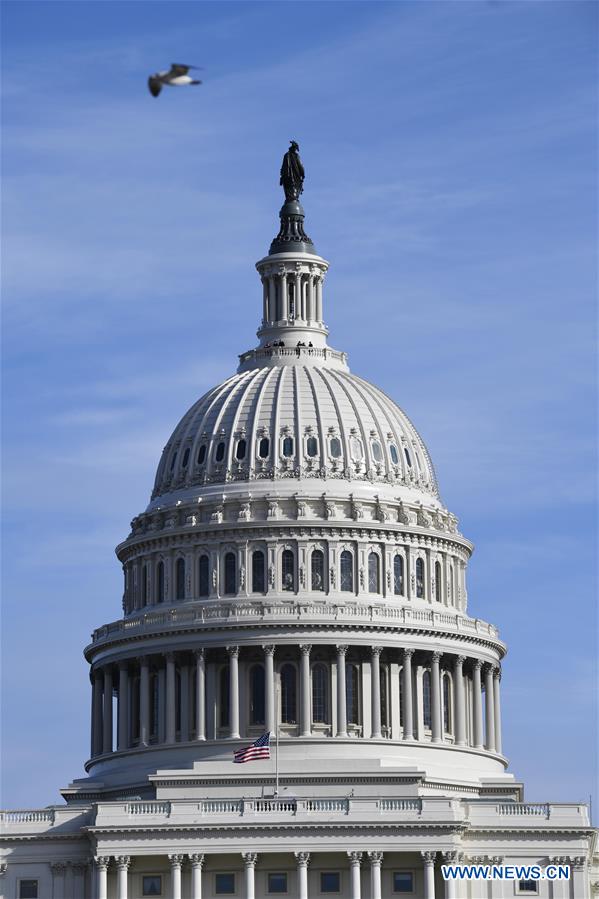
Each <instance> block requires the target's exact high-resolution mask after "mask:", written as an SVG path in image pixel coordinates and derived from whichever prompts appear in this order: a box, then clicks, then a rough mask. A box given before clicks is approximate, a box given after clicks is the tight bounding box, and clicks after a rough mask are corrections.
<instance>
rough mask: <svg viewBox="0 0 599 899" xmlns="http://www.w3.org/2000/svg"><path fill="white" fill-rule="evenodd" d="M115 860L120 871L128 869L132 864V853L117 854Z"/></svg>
mask: <svg viewBox="0 0 599 899" xmlns="http://www.w3.org/2000/svg"><path fill="white" fill-rule="evenodd" d="M114 860H115V863H116V866H117V868H118V869H119V871H126V870H127V869H128V867H129V865H130V864H131V856H130V855H117V856H115V859H114Z"/></svg>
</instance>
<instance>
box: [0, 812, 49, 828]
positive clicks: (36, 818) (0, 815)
mask: <svg viewBox="0 0 599 899" xmlns="http://www.w3.org/2000/svg"><path fill="white" fill-rule="evenodd" d="M55 818H56V812H55V811H54V809H46V808H44V809H22V810H21V809H17V810H15V811H10V812H0V821H1V822H2V823H3V824H7V825H10V824H54V821H55Z"/></svg>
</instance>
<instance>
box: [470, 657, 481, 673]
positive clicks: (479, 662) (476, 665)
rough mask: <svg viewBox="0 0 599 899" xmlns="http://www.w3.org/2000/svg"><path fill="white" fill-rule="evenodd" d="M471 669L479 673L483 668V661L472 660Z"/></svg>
mask: <svg viewBox="0 0 599 899" xmlns="http://www.w3.org/2000/svg"><path fill="white" fill-rule="evenodd" d="M472 667H473V668H475V669H476V670H477V671H480V669H481V668H482V667H483V660H482V659H475V660H474V665H473V666H472Z"/></svg>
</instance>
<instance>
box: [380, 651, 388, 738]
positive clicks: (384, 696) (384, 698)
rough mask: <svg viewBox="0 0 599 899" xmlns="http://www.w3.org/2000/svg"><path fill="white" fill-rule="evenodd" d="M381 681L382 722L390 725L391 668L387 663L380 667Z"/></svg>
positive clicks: (384, 725)
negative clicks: (389, 683)
mask: <svg viewBox="0 0 599 899" xmlns="http://www.w3.org/2000/svg"><path fill="white" fill-rule="evenodd" d="M379 682H380V699H381V724H382V725H383V727H388V726H389V690H388V686H387V685H388V682H389V670H388V668H387V666H386V665H381V667H380V669H379Z"/></svg>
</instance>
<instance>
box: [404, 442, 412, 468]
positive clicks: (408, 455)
mask: <svg viewBox="0 0 599 899" xmlns="http://www.w3.org/2000/svg"><path fill="white" fill-rule="evenodd" d="M403 451H404V455H405V457H406V462H407V463H408V465H409V466H410V468H411V467H412V460H411V459H410V454H409V452H408V448H407V446H404V448H403Z"/></svg>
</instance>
